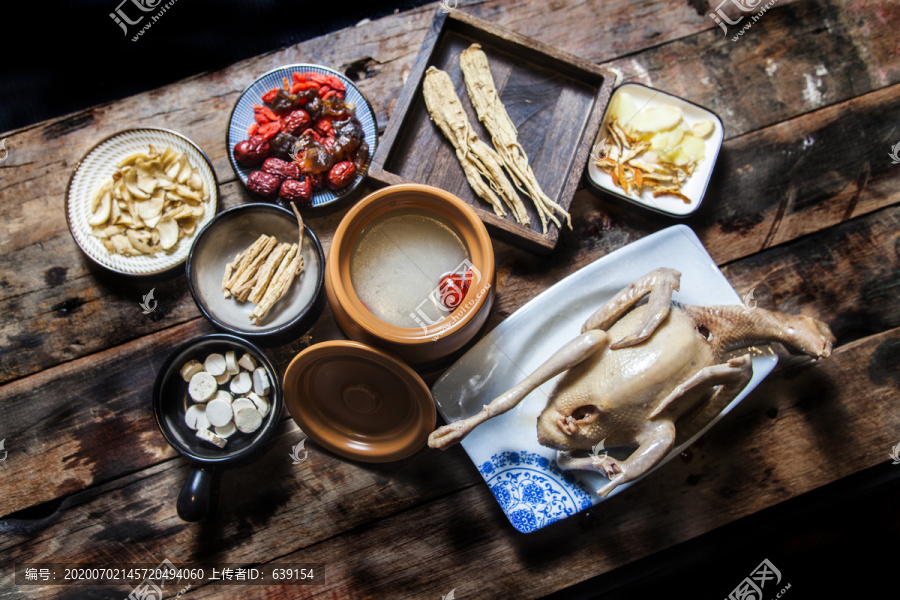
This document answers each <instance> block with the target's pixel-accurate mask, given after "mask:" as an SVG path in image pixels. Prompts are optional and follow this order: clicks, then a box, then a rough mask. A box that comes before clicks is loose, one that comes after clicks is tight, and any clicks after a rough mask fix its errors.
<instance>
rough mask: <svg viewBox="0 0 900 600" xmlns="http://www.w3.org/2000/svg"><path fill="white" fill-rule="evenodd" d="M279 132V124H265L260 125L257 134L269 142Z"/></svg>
mask: <svg viewBox="0 0 900 600" xmlns="http://www.w3.org/2000/svg"><path fill="white" fill-rule="evenodd" d="M280 131H281V123H280V122H277V121H276V122H274V123H266V124H265V125H261V126H260V128H259V131H258V132H257V134H258V135H259V136H260V137H262V138H263V139H266V140H270V139H272V138H273V137H275V136H276V135H278V133H279V132H280Z"/></svg>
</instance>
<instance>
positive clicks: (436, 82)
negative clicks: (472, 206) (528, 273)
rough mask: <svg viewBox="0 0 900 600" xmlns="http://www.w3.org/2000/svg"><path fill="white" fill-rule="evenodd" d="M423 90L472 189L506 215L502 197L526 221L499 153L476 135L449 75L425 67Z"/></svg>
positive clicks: (527, 220) (526, 215) (526, 217)
mask: <svg viewBox="0 0 900 600" xmlns="http://www.w3.org/2000/svg"><path fill="white" fill-rule="evenodd" d="M422 93H423V95H424V96H425V106H427V107H428V114H430V115H431V118H432V119H433V120H434V122H435V124H436V125H437V126H438V127H439V128H440V130H441V131H442V132H443V133H444V135H445V136H446V137H447V139H448V140H450V143H451V144H453V147H454V148H455V149H456V157H457V158H458V159H459V164H460V165H461V166H462V168H463V171H464V172H465V174H466V179H467V180H468V181H469V185H471V186H472V189H473V190H475V193H476V194H478V196H479V197H481V198H482V199H484V200H486V201H487V202H488V203H489V204H490V205H491V206H493V208H494V213H496V214H498V215H500V216H505V215H506V211H505V210H504V209H503V203H502V202H501V200H500V199H501V198H502V200H503V202H505V203H506V205H507V206H508V207H509V209H510V210H511V211H512V214H513V216H514V217H515V219H516V221H518V222H519V223H521V224H522V225H526V226H527V225H529V224H530V223H531V220H530V219H529V218H528V214H527V213H526V212H525V205H524V204H522V201H521V200H520V199H519V195H518V194H516V189H515V187H513V185H512V183H511V182H510V181H509V179H507V178H506V175H505V174H504V173H503V167H502V166H501V163H500V157H499V156H497V153H496V152H494V150H493V149H491V147H490V146H488V145H487V144H485V143H484V142H482V141H481V140H479V139H478V135H477V134H476V133H475V131H474V130H473V129H472V125H471V124H470V123H469V118H468V117H467V116H466V113H465V112H464V111H463V107H462V103H461V102H460V101H459V96H457V95H456V89H455V88H454V87H453V82H452V81H451V80H450V76H449V75H447V73H445V72H444V71H441V70H440V69H436V68H434V67H428V70H427V71H426V72H425V80H424V82H423V83H422ZM482 178H483V179H482ZM485 181H487V183H485ZM498 195H499V197H498Z"/></svg>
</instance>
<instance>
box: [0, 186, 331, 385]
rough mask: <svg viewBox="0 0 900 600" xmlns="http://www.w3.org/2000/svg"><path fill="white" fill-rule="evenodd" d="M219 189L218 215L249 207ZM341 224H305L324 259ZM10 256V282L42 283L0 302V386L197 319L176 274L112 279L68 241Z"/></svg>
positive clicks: (322, 220) (240, 192) (325, 219)
mask: <svg viewBox="0 0 900 600" xmlns="http://www.w3.org/2000/svg"><path fill="white" fill-rule="evenodd" d="M221 189H222V207H223V208H230V207H232V206H237V205H239V204H242V203H243V202H246V201H248V200H249V198H248V196H247V192H246V191H245V190H244V189H243V188H242V187H241V186H240V184H239V183H238V182H231V183H229V184H226V185H223V186H222V188H221ZM340 217H341V214H340V213H336V214H331V215H323V216H310V217H308V218H306V223H307V224H308V225H309V226H310V228H311V229H312V230H313V232H314V233H315V234H316V236H317V237H318V238H319V240H320V241H321V242H322V245H323V247H324V249H325V252H326V253H327V251H328V248H329V247H330V245H331V237H332V235H333V233H334V230H335V229H336V228H337V224H338V222H339V221H340ZM16 254H17V257H16V260H18V265H17V268H16V269H15V270H11V271H9V273H10V276H11V277H15V276H21V275H22V274H23V273H24V272H28V271H33V270H38V271H39V272H41V273H42V277H41V278H42V279H43V282H42V285H41V286H37V287H35V288H34V289H33V290H31V291H23V292H21V293H18V294H15V295H10V296H7V297H5V298H0V311H2V312H3V313H4V314H7V315H15V318H10V319H6V320H4V321H3V323H2V324H0V382H3V381H10V380H13V379H16V378H19V377H23V376H25V375H29V374H31V373H35V372H37V371H39V370H40V369H42V368H48V367H50V366H53V365H56V364H59V363H61V362H65V361H69V360H73V359H76V358H79V357H82V356H87V355H89V354H91V353H93V352H97V351H100V350H103V349H104V348H109V347H112V346H114V345H117V344H121V343H125V342H127V341H129V340H133V339H136V338H138V337H140V336H142V335H147V334H150V333H153V332H155V331H159V330H162V329H164V328H167V327H172V326H175V325H178V324H181V323H184V322H187V321H189V320H191V319H196V318H198V317H200V316H201V315H200V311H199V310H198V309H197V307H196V305H195V304H194V301H193V299H192V298H191V294H190V291H189V290H188V285H187V280H186V279H185V278H184V276H183V271H179V273H177V274H175V275H172V276H171V277H169V278H168V279H166V280H164V281H149V282H136V281H131V280H127V279H121V278H113V277H111V276H108V275H106V274H104V273H101V272H98V271H97V270H88V269H86V268H85V267H86V265H87V259H86V258H84V257H83V256H82V254H81V252H80V251H79V250H78V249H77V247H76V246H75V242H74V241H73V240H72V238H71V237H70V236H68V235H67V236H65V237H55V238H51V239H50V240H48V241H47V243H46V244H42V245H40V246H37V245H35V246H29V247H27V248H25V249H23V250H22V251H20V252H17V253H16ZM0 260H2V259H0ZM12 260H13V259H10V261H12ZM51 265H52V266H51ZM40 270H42V271H40ZM23 284H24V282H23ZM44 285H47V286H49V287H44ZM151 289H153V290H155V291H154V298H155V300H156V302H157V306H156V309H155V310H154V311H153V312H151V313H149V314H144V312H143V309H142V308H141V307H140V305H139V304H140V302H141V299H142V298H143V296H144V295H145V294H147V293H148V292H149V291H150V290H151ZM63 331H64V332H65V335H61V332H63Z"/></svg>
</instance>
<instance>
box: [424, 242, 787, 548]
mask: <svg viewBox="0 0 900 600" xmlns="http://www.w3.org/2000/svg"><path fill="white" fill-rule="evenodd" d="M660 267H671V268H673V269H676V270H678V271H680V272H681V274H682V276H681V289H680V291H678V292H675V294H674V296H673V299H674V300H676V301H679V302H682V303H687V304H698V305H717V304H737V305H740V304H741V300H740V297H739V296H738V294H737V292H735V291H734V289H733V288H732V287H731V284H730V283H728V280H727V279H725V276H724V275H723V274H722V272H721V271H720V270H719V268H718V267H717V266H716V263H715V262H714V261H713V260H712V258H711V257H710V256H709V254H708V253H707V252H706V249H705V248H704V247H703V244H702V243H701V242H700V240H699V239H698V238H697V236H696V234H694V232H693V231H692V230H691V229H690V228H689V227H687V226H686V225H675V226H673V227H669V228H667V229H664V230H662V231H659V232H657V233H654V234H652V235H649V236H647V237H645V238H643V239H641V240H638V241H637V242H634V243H632V244H629V245H628V246H625V247H623V248H620V249H619V250H616V251H615V252H612V253H610V254H608V255H606V256H604V257H603V258H601V259H599V260H597V261H595V262H593V263H591V264H589V265H587V266H586V267H584V268H582V269H581V270H579V271H576V272H575V273H573V274H572V275H569V276H568V277H566V278H565V279H563V280H562V281H560V282H559V283H557V284H555V285H554V286H552V287H550V288H548V289H547V290H545V291H544V292H542V293H541V294H539V295H538V296H536V297H535V298H533V299H532V300H531V301H529V302H528V303H527V304H525V305H524V306H523V307H521V308H520V309H519V310H517V311H516V312H515V313H514V314H512V315H511V316H510V317H509V318H507V319H506V320H505V321H503V322H502V323H501V324H500V325H498V326H497V327H496V328H495V329H494V330H493V331H492V332H491V333H490V334H488V335H487V336H485V337H484V338H483V339H482V340H481V341H479V342H478V343H477V344H476V345H475V346H473V347H472V348H471V349H470V350H469V351H468V352H467V353H466V354H465V355H464V356H463V357H462V358H461V359H459V360H458V361H457V362H456V363H455V364H454V365H453V366H452V367H450V369H448V370H447V372H446V373H445V374H444V375H443V376H442V377H441V378H440V379H439V380H438V381H437V382H436V383H435V384H434V386H433V387H432V394H433V395H434V400H435V402H436V403H437V408H438V411H439V412H440V413H441V415H442V416H443V417H444V420H445V421H447V422H448V423H451V422H453V421H457V420H459V419H462V418H465V417H468V416H469V415H472V414H474V413H476V412H478V410H480V409H481V407H482V406H483V405H485V404H488V403H489V402H490V401H491V400H493V399H494V398H495V397H497V396H498V395H499V394H501V393H503V392H505V391H506V390H508V389H509V388H511V387H512V386H513V385H515V384H517V383H519V381H521V380H522V379H524V378H525V376H526V375H527V374H529V373H531V372H533V371H534V370H535V369H536V368H537V367H538V366H540V365H541V364H542V363H543V362H544V361H546V360H547V359H548V358H549V357H550V356H551V355H552V354H553V353H554V352H556V350H557V349H559V348H560V347H561V346H563V344H565V343H566V342H568V341H570V340H572V339H573V338H575V337H576V336H577V335H578V334H579V333H581V326H582V324H583V323H584V322H585V320H587V318H588V317H589V316H590V315H591V314H593V312H594V311H595V310H596V309H597V308H599V307H600V306H601V305H602V304H603V303H604V302H606V301H607V300H609V299H610V298H612V296H613V295H614V294H616V293H617V292H618V291H619V290H621V289H623V288H624V287H626V286H627V285H629V284H630V283H632V282H633V281H634V280H636V279H638V278H639V277H641V276H643V275H645V274H647V273H649V272H650V271H653V270H654V269H657V268H660ZM749 352H750V354H751V356H752V361H753V378H752V379H751V380H750V383H748V384H747V386H746V387H745V388H744V389H743V390H742V391H741V393H740V394H738V395H737V396H736V397H735V399H734V400H732V401H731V403H729V404H728V406H727V407H725V409H723V410H722V412H721V413H719V414H718V415H717V416H716V417H715V418H714V419H713V420H712V421H711V422H710V423H709V424H708V425H707V426H706V427H704V428H702V429H701V430H700V432H699V433H697V434H696V435H694V436H692V437H691V438H690V439H689V440H687V441H685V442H684V443H682V444H679V445H677V446H675V447H674V448H673V449H672V451H671V452H670V453H669V454H668V455H667V456H666V458H665V459H663V461H661V462H660V463H659V465H657V466H656V467H655V468H654V469H653V470H655V469H656V468H659V467H660V466H662V465H664V464H665V463H667V462H668V461H669V460H671V459H672V458H673V457H675V456H677V455H678V454H679V453H681V452H682V451H683V450H684V449H685V448H687V447H688V446H689V445H690V444H692V443H693V442H694V441H695V440H696V439H697V438H699V437H700V436H701V435H703V434H704V433H705V432H706V431H707V430H708V429H709V428H710V427H712V426H713V425H714V424H715V423H716V422H717V421H718V420H719V419H721V418H722V417H723V416H724V415H726V414H727V413H728V412H730V411H731V410H732V409H733V408H734V407H735V406H737V404H738V403H739V402H740V401H741V400H743V398H744V397H746V396H747V394H749V393H750V392H751V391H752V390H753V389H754V388H755V387H756V386H757V385H759V383H760V382H761V381H762V380H763V378H765V376H766V375H768V374H769V373H770V372H771V371H772V369H773V368H775V364H776V363H777V362H778V357H777V356H776V355H775V353H774V352H773V351H772V349H771V347H770V346H767V345H766V346H758V347H754V348H753V349H750V350H749ZM556 379H557V378H553V379H551V380H549V381H547V382H546V383H544V385H542V386H540V387H539V388H538V389H536V390H535V391H534V392H532V393H531V394H530V395H529V396H528V397H526V398H525V400H523V401H522V402H521V403H520V404H519V405H518V406H517V407H515V408H514V409H512V410H510V411H509V412H507V413H504V414H502V415H499V416H497V417H494V418H493V419H491V420H489V421H487V422H485V423H482V424H481V425H479V426H478V427H476V428H475V430H474V431H472V433H470V434H469V435H468V436H467V437H466V438H465V439H463V441H462V442H461V444H462V446H463V448H464V449H465V451H466V452H467V453H468V454H469V457H470V458H471V459H472V462H473V463H475V466H476V467H477V468H478V470H479V472H480V473H481V475H482V477H484V480H485V482H486V483H487V484H488V486H489V487H490V489H491V491H492V492H493V494H494V497H495V498H496V499H497V502H498V503H499V504H500V507H501V508H502V509H503V512H504V513H505V514H506V516H507V517H508V518H509V520H510V522H511V523H512V524H513V526H514V527H515V528H516V529H518V530H519V531H521V532H525V533H527V532H531V531H535V530H536V529H540V528H541V527H544V526H546V525H549V524H550V523H553V522H555V521H559V520H561V519H565V518H567V517H569V516H571V515H573V514H575V513H576V512H578V511H581V510H584V509H586V508H589V507H591V506H593V505H595V504H598V503H600V502H602V501H603V498H601V497H600V496H599V495H597V493H596V491H595V490H597V489H599V488H600V487H602V486H603V485H604V484H605V483H607V479H606V478H605V477H603V476H602V475H600V474H599V473H593V472H589V471H562V470H560V469H559V467H558V466H557V465H556V451H555V450H552V449H550V448H547V447H545V446H541V445H540V444H539V443H538V440H537V427H536V423H537V417H538V415H539V414H540V412H541V411H542V410H543V409H544V407H545V406H546V404H547V398H548V397H549V395H550V393H551V392H552V390H553V386H554V385H555V383H556ZM651 472H652V471H651ZM638 481H640V479H638V480H636V481H633V482H630V483H626V484H623V485H621V486H619V487H617V488H616V489H615V490H613V492H612V493H611V494H610V496H613V495H615V494H617V493H619V492H620V491H621V490H623V489H626V488H628V487H630V486H631V485H634V484H635V483H637V482H638Z"/></svg>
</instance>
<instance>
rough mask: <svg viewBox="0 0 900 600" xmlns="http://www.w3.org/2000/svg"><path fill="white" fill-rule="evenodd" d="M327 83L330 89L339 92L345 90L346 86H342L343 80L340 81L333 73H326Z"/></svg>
mask: <svg viewBox="0 0 900 600" xmlns="http://www.w3.org/2000/svg"><path fill="white" fill-rule="evenodd" d="M328 85H329V86H331V89H333V90H337V91H339V92H344V91H346V90H347V88H346V87H344V82H342V81H341V80H340V79H338V78H337V77H335V76H334V75H328Z"/></svg>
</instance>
